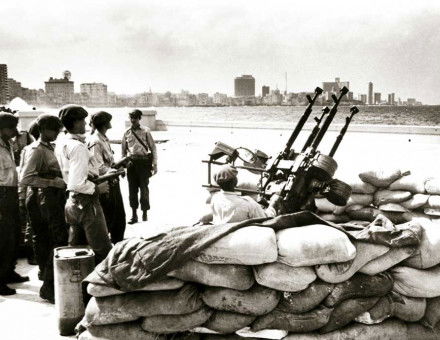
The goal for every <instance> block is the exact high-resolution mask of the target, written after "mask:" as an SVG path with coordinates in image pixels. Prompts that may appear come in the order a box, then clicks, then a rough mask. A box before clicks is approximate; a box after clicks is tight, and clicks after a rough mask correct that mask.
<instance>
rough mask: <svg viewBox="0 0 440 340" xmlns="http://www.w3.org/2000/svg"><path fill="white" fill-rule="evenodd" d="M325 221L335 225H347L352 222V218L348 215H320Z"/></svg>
mask: <svg viewBox="0 0 440 340" xmlns="http://www.w3.org/2000/svg"><path fill="white" fill-rule="evenodd" d="M318 216H319V217H321V218H322V219H323V220H324V221H328V222H333V223H347V222H349V221H350V217H348V215H335V214H323V213H320V214H318Z"/></svg>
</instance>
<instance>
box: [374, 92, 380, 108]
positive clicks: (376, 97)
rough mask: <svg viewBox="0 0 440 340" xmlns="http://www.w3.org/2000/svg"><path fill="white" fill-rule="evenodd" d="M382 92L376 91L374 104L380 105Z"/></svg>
mask: <svg viewBox="0 0 440 340" xmlns="http://www.w3.org/2000/svg"><path fill="white" fill-rule="evenodd" d="M380 97H381V93H380V92H374V104H376V105H379V104H380V102H381V98H380Z"/></svg>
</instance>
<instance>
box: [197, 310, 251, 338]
mask: <svg viewBox="0 0 440 340" xmlns="http://www.w3.org/2000/svg"><path fill="white" fill-rule="evenodd" d="M255 318H256V316H254V315H246V314H239V313H231V312H222V311H215V312H214V313H213V314H212V315H211V317H210V318H209V320H208V321H207V322H206V323H205V324H204V325H203V327H206V328H208V329H211V330H213V331H216V332H219V333H224V334H229V333H233V332H235V331H238V330H239V329H242V328H243V327H247V326H249V325H250V324H251V323H252V322H253V321H254V320H255Z"/></svg>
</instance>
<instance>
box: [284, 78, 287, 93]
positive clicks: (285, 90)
mask: <svg viewBox="0 0 440 340" xmlns="http://www.w3.org/2000/svg"><path fill="white" fill-rule="evenodd" d="M285 76H286V88H285V89H284V95H287V72H286V73H285Z"/></svg>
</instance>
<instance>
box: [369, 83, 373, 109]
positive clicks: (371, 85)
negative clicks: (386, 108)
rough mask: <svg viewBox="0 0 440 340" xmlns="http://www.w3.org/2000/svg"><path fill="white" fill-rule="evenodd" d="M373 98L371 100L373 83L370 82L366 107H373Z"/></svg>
mask: <svg viewBox="0 0 440 340" xmlns="http://www.w3.org/2000/svg"><path fill="white" fill-rule="evenodd" d="M373 103H374V98H373V83H372V82H371V81H370V82H369V83H368V105H373Z"/></svg>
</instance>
